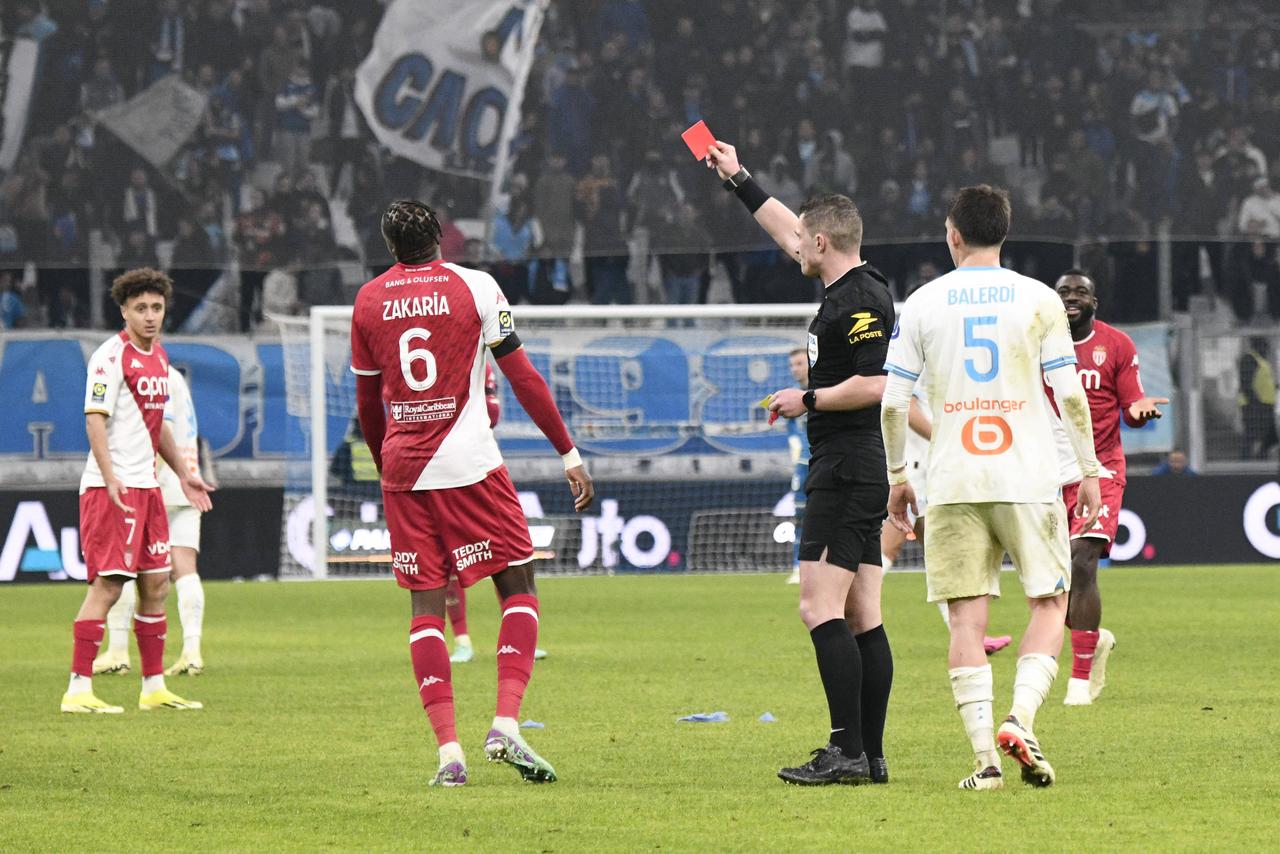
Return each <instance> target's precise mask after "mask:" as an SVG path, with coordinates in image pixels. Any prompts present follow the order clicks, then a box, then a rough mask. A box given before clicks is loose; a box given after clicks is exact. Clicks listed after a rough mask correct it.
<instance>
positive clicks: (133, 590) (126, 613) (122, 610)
mask: <svg viewBox="0 0 1280 854" xmlns="http://www.w3.org/2000/svg"><path fill="white" fill-rule="evenodd" d="M137 604H138V582H136V581H126V582H125V583H124V586H123V587H121V588H120V598H119V599H117V600H116V604H114V605H112V606H111V610H110V611H108V612H107V652H109V653H115V654H118V655H123V656H125V657H128V655H129V630H130V629H131V628H133V611H134V607H135V606H136V605H137Z"/></svg>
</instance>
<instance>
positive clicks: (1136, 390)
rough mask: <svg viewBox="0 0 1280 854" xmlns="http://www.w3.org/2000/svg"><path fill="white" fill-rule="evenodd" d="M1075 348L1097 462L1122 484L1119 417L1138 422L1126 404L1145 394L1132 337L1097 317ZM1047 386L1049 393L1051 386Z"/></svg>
mask: <svg viewBox="0 0 1280 854" xmlns="http://www.w3.org/2000/svg"><path fill="white" fill-rule="evenodd" d="M1075 348H1076V363H1077V364H1076V373H1077V374H1079V376H1080V385H1082V386H1084V391H1085V394H1086V395H1088V397H1089V414H1090V416H1092V418H1093V447H1094V451H1095V452H1096V453H1097V455H1098V462H1099V463H1101V464H1102V466H1103V467H1104V468H1106V469H1108V470H1109V471H1110V472H1111V474H1112V477H1114V478H1115V479H1116V480H1117V481H1119V482H1120V483H1122V484H1123V483H1124V482H1125V462H1124V447H1123V446H1122V445H1121V443H1120V419H1121V418H1123V419H1124V422H1125V423H1126V424H1128V425H1129V426H1130V427H1138V426H1141V425H1140V424H1139V423H1138V422H1136V421H1134V420H1133V419H1132V418H1130V417H1129V405H1130V404H1131V403H1133V402H1134V401H1135V400H1139V399H1141V398H1143V397H1145V396H1146V393H1145V392H1143V390H1142V378H1141V377H1140V376H1139V375H1138V349H1137V347H1135V346H1134V344H1133V339H1132V338H1130V337H1129V336H1128V335H1125V334H1124V333H1123V332H1121V331H1120V330H1119V329H1116V328H1115V327H1114V326H1108V325H1107V324H1105V323H1103V322H1102V321H1100V320H1095V321H1094V322H1093V332H1091V333H1090V334H1089V335H1088V336H1087V337H1086V338H1084V339H1082V340H1080V341H1076V342H1075ZM1046 389H1047V390H1048V391H1049V394H1050V397H1052V389H1050V388H1049V387H1048V386H1046ZM1056 405H1057V404H1056V403H1055V406H1056Z"/></svg>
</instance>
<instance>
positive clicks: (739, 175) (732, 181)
mask: <svg viewBox="0 0 1280 854" xmlns="http://www.w3.org/2000/svg"><path fill="white" fill-rule="evenodd" d="M750 179H751V173H750V172H748V171H747V170H746V168H745V167H743V168H741V169H739V170H738V171H737V172H734V173H733V174H732V175H730V176H729V177H728V178H725V179H724V188H725V189H726V190H728V191H729V192H730V193H732V192H734V191H735V190H737V189H738V188H739V187H741V186H742V185H743V184H745V183H747V181H749V180H750Z"/></svg>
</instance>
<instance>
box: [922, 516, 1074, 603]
mask: <svg viewBox="0 0 1280 854" xmlns="http://www.w3.org/2000/svg"><path fill="white" fill-rule="evenodd" d="M928 523H929V524H928V530H927V531H926V533H925V538H924V566H925V582H926V586H927V587H928V589H929V601H930V602H941V601H946V600H949V599H967V598H970V597H973V596H989V595H992V594H993V592H994V591H998V590H999V589H1000V587H999V583H1000V564H1001V563H1002V562H1003V561H1004V555H1005V552H1008V553H1009V557H1010V558H1012V559H1013V566H1014V568H1015V569H1016V570H1017V571H1018V578H1019V579H1020V580H1021V581H1022V589H1023V592H1025V593H1026V595H1027V596H1028V597H1030V598H1032V599H1040V598H1044V597H1048V596H1056V595H1057V594H1059V593H1066V592H1068V591H1070V590H1071V546H1070V544H1069V542H1068V540H1067V512H1066V508H1065V506H1064V505H1063V503H1062V502H1061V501H1054V502H1051V503H1049V504H1005V503H984V504H934V505H933V506H931V507H930V508H929V516H928Z"/></svg>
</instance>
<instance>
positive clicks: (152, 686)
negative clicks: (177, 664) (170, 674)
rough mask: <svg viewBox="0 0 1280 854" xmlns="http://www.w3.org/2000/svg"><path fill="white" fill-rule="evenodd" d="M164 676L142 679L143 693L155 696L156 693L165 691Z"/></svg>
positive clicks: (157, 675) (158, 675)
mask: <svg viewBox="0 0 1280 854" xmlns="http://www.w3.org/2000/svg"><path fill="white" fill-rule="evenodd" d="M164 687H165V685H164V674H163V673H157V674H156V675H155V676H143V677H142V693H144V694H154V693H155V692H156V691H163V690H164Z"/></svg>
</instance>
